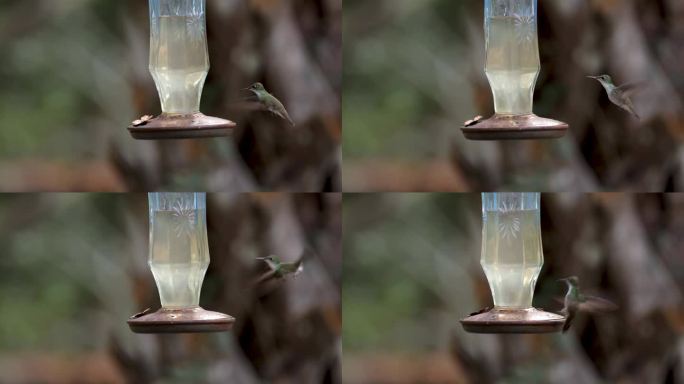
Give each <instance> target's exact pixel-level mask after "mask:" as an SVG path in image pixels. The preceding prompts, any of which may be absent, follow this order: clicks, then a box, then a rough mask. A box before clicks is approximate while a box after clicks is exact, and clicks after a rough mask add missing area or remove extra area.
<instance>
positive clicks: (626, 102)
mask: <svg viewBox="0 0 684 384" xmlns="http://www.w3.org/2000/svg"><path fill="white" fill-rule="evenodd" d="M587 77H588V78H590V79H594V80H598V82H599V83H601V85H603V88H604V89H605V90H606V92H607V93H608V99H610V101H611V102H612V103H613V104H615V105H617V106H618V107H620V108H622V109H624V110H625V111H627V112H629V113H631V114H632V116H634V117H636V118H637V119H640V117H639V114H638V113H637V112H636V108H634V103H632V99H631V95H632V93H634V91H635V90H636V88H637V86H638V85H639V84H634V83H630V84H624V85H621V86H619V87H618V86H617V85H615V84H614V83H613V79H612V78H611V77H610V76H608V75H601V76H587Z"/></svg>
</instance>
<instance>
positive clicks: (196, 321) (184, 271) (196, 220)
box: [128, 193, 234, 333]
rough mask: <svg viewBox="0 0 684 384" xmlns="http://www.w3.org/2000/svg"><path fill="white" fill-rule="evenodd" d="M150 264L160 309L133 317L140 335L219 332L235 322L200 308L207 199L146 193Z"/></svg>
mask: <svg viewBox="0 0 684 384" xmlns="http://www.w3.org/2000/svg"><path fill="white" fill-rule="evenodd" d="M148 197H149V215H150V216H149V220H150V245H149V247H150V248H149V257H148V263H149V266H150V269H151V271H152V274H153V276H154V280H155V282H156V285H157V289H158V291H159V298H160V301H161V306H162V308H161V309H160V310H159V311H157V312H155V313H151V314H147V313H142V314H140V315H136V316H133V317H132V318H131V319H130V320H129V321H128V323H129V325H130V327H131V329H132V330H133V331H134V332H138V333H176V332H178V333H181V332H218V331H225V330H228V329H230V327H231V326H232V324H233V322H234V319H233V318H232V317H230V316H228V315H224V314H222V313H217V312H211V311H206V310H204V309H202V308H201V307H200V291H201V289H202V282H203V281H204V275H205V273H206V272H207V268H208V267H209V245H208V241H207V224H206V212H207V210H206V194H204V193H150V194H149V196H148Z"/></svg>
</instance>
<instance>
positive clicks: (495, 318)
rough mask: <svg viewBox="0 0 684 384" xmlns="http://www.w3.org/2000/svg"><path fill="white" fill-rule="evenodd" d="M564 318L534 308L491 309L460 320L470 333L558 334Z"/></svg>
mask: <svg viewBox="0 0 684 384" xmlns="http://www.w3.org/2000/svg"><path fill="white" fill-rule="evenodd" d="M564 323H565V317H563V316H560V315H557V314H555V313H549V312H545V311H542V310H539V309H536V308H529V309H496V308H495V309H492V310H491V311H488V312H484V313H479V314H477V315H473V316H470V317H467V318H465V319H463V320H461V324H462V325H463V329H465V330H466V332H470V333H554V332H560V331H561V329H562V328H563V324H564Z"/></svg>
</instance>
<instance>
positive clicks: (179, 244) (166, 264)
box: [149, 193, 209, 309]
mask: <svg viewBox="0 0 684 384" xmlns="http://www.w3.org/2000/svg"><path fill="white" fill-rule="evenodd" d="M205 199H206V195H205V194H203V193H150V194H149V204H150V256H149V264H150V268H151V269H152V273H153V274H154V279H155V281H156V283H157V288H158V289H159V296H160V298H161V304H162V307H164V308H168V309H178V308H190V307H197V306H199V298H200V290H201V288H202V281H203V280H204V274H205V273H206V271H207V268H208V267H209V245H208V242H207V226H206V201H205Z"/></svg>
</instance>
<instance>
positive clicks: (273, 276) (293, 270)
mask: <svg viewBox="0 0 684 384" xmlns="http://www.w3.org/2000/svg"><path fill="white" fill-rule="evenodd" d="M306 256H307V252H304V254H303V255H302V256H301V257H300V258H299V259H298V260H297V261H294V262H292V263H284V262H283V261H281V260H280V259H279V258H278V257H277V256H268V257H259V258H257V260H261V261H263V262H264V263H266V265H268V268H269V269H270V270H269V271H268V272H266V273H264V274H263V275H262V276H261V277H259V279H258V280H257V284H261V283H264V282H267V281H271V280H280V279H285V278H287V277H294V276H297V275H299V274H300V273H302V272H303V271H304V259H305V257H306Z"/></svg>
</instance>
